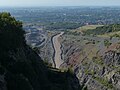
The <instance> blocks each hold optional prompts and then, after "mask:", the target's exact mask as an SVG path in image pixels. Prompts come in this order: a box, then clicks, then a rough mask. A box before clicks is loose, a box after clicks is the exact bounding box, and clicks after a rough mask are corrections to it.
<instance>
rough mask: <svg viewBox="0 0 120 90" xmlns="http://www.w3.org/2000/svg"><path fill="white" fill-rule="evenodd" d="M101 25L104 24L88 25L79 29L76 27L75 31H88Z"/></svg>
mask: <svg viewBox="0 0 120 90" xmlns="http://www.w3.org/2000/svg"><path fill="white" fill-rule="evenodd" d="M101 26H103V25H86V26H82V27H79V28H78V29H75V30H74V31H77V32H83V31H87V30H91V29H96V28H97V27H101Z"/></svg>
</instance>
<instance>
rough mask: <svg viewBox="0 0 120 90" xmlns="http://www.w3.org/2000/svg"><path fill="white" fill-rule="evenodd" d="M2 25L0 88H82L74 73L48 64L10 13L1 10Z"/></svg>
mask: <svg viewBox="0 0 120 90" xmlns="http://www.w3.org/2000/svg"><path fill="white" fill-rule="evenodd" d="M0 26H1V27H0V90H80V85H79V81H78V79H77V78H76V76H75V75H73V74H70V72H60V71H59V70H57V69H52V68H48V67H47V66H45V64H44V62H43V61H42V60H41V58H40V57H39V56H38V55H37V54H36V53H35V52H34V51H33V50H32V49H31V48H30V47H29V46H27V45H26V43H25V39H24V35H23V34H24V32H23V31H22V24H21V23H20V22H19V21H16V20H15V19H14V18H13V17H11V15H10V14H9V13H0Z"/></svg>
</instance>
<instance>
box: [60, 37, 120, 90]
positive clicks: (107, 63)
mask: <svg viewBox="0 0 120 90" xmlns="http://www.w3.org/2000/svg"><path fill="white" fill-rule="evenodd" d="M64 37H69V38H65V39H64V41H63V43H62V44H63V48H64V49H63V52H64V53H63V56H64V60H65V62H64V64H62V68H66V67H68V68H69V67H70V68H72V69H73V70H74V73H75V74H76V75H77V77H78V79H79V82H80V85H82V86H83V88H85V89H86V88H87V89H88V90H120V52H119V51H120V50H119V49H120V48H119V46H120V44H117V45H114V44H113V45H114V48H115V49H113V48H111V46H113V45H111V46H110V47H108V48H107V50H105V49H104V48H103V51H104V53H102V54H100V53H99V51H100V50H97V49H96V48H94V47H95V45H94V44H84V42H86V41H82V40H81V39H80V40H79V41H77V39H78V37H77V38H76V36H74V38H75V39H74V38H72V39H71V38H70V36H64ZM71 37H72V36H71ZM115 46H116V47H115ZM116 48H117V49H116Z"/></svg>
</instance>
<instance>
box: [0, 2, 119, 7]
mask: <svg viewBox="0 0 120 90" xmlns="http://www.w3.org/2000/svg"><path fill="white" fill-rule="evenodd" d="M0 6H12V7H14V6H15V7H16V6H23V7H25V6H120V0H0Z"/></svg>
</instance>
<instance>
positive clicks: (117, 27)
mask: <svg viewBox="0 0 120 90" xmlns="http://www.w3.org/2000/svg"><path fill="white" fill-rule="evenodd" d="M117 31H120V24H112V25H105V26H102V27H97V28H96V29H92V30H87V31H84V33H85V34H86V35H91V34H93V35H102V34H106V33H111V32H117Z"/></svg>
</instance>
